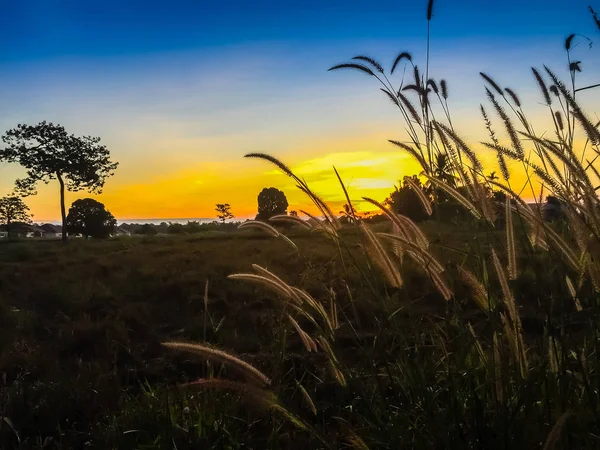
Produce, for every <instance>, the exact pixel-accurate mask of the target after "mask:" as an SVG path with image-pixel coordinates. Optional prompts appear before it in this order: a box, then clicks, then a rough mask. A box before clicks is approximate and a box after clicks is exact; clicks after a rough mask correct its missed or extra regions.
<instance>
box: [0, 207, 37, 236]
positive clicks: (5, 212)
mask: <svg viewBox="0 0 600 450" xmlns="http://www.w3.org/2000/svg"><path fill="white" fill-rule="evenodd" d="M14 222H25V223H30V222H31V215H30V214H29V207H28V206H27V205H26V204H25V203H23V200H21V199H20V198H19V197H14V196H13V197H2V198H0V223H2V224H3V225H4V226H5V227H6V233H7V234H8V238H9V239H10V230H11V224H12V223H14Z"/></svg>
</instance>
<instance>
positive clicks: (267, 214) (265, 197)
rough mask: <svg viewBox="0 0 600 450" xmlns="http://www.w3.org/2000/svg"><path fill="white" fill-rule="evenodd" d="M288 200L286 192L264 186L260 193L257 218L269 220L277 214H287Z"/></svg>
mask: <svg viewBox="0 0 600 450" xmlns="http://www.w3.org/2000/svg"><path fill="white" fill-rule="evenodd" d="M287 208H288V201H287V198H286V197H285V194H284V193H283V192H282V191H280V190H279V189H276V188H274V187H270V188H264V189H263V190H262V191H260V194H258V214H257V216H256V220H269V219H270V218H271V217H273V216H276V215H277V214H286V213H287Z"/></svg>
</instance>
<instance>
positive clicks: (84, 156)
mask: <svg viewBox="0 0 600 450" xmlns="http://www.w3.org/2000/svg"><path fill="white" fill-rule="evenodd" d="M2 140H3V141H4V143H5V144H7V145H8V146H7V147H5V148H3V149H0V161H7V162H16V163H18V164H20V165H21V166H23V167H24V168H25V169H27V176H26V177H25V178H22V179H19V180H17V181H16V186H17V191H19V192H20V193H21V194H23V195H32V194H35V193H36V191H35V185H36V184H37V183H38V182H39V181H42V182H44V183H46V184H47V183H49V182H50V181H51V180H58V183H59V185H60V213H61V218H62V225H63V230H66V227H67V215H66V211H65V189H67V190H69V191H80V190H84V189H85V190H87V191H88V192H90V193H99V192H101V191H102V187H103V186H104V182H105V181H106V178H108V177H109V176H111V175H113V173H114V170H115V169H116V168H117V165H118V163H115V162H112V161H111V160H110V153H109V151H108V149H107V148H106V147H105V146H104V145H100V143H99V142H100V138H98V137H91V136H83V137H76V136H74V135H72V134H68V133H67V132H66V131H65V129H64V127H62V126H61V125H54V124H52V123H47V122H45V121H44V122H40V123H39V124H37V125H24V124H19V125H17V127H16V128H14V129H12V130H8V131H7V132H6V133H5V134H4V136H2ZM62 238H63V242H66V240H67V233H66V232H63V234H62Z"/></svg>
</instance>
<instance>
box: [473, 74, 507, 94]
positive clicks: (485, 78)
mask: <svg viewBox="0 0 600 450" xmlns="http://www.w3.org/2000/svg"><path fill="white" fill-rule="evenodd" d="M479 75H481V77H482V78H483V79H484V80H485V81H487V82H488V83H489V84H490V86H492V87H493V88H494V90H495V91H496V92H497V93H498V94H500V95H501V96H502V97H504V92H503V91H502V89H501V88H500V86H498V84H496V82H495V81H494V80H492V78H490V77H489V76H488V75H486V74H485V73H483V72H479Z"/></svg>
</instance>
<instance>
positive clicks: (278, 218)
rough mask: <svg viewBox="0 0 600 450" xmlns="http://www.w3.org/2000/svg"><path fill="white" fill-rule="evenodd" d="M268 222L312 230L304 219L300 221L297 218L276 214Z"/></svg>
mask: <svg viewBox="0 0 600 450" xmlns="http://www.w3.org/2000/svg"><path fill="white" fill-rule="evenodd" d="M269 221H271V222H291V223H294V224H297V225H300V226H302V227H304V228H307V229H309V230H310V229H312V226H311V225H310V223H308V222H307V221H306V220H304V219H301V218H300V217H298V216H289V215H287V214H277V215H276V216H273V217H271V218H269Z"/></svg>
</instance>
